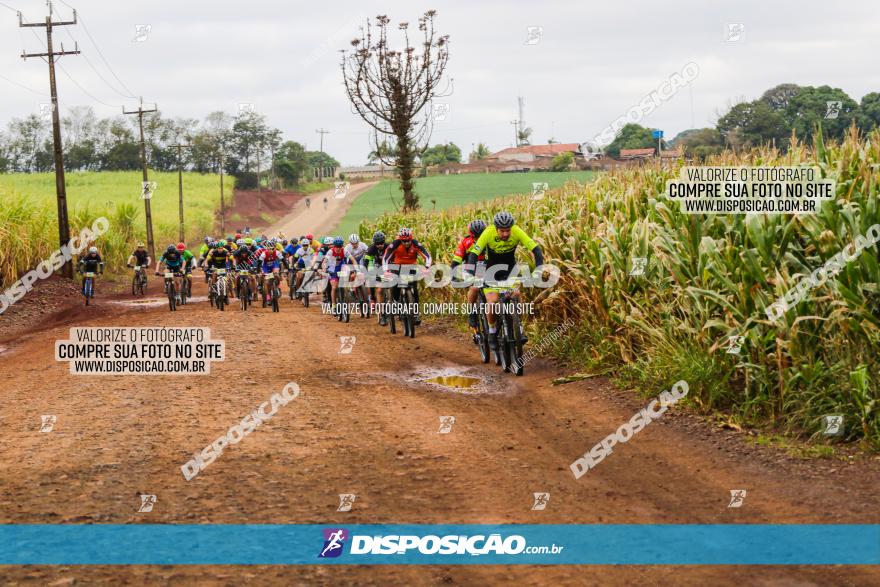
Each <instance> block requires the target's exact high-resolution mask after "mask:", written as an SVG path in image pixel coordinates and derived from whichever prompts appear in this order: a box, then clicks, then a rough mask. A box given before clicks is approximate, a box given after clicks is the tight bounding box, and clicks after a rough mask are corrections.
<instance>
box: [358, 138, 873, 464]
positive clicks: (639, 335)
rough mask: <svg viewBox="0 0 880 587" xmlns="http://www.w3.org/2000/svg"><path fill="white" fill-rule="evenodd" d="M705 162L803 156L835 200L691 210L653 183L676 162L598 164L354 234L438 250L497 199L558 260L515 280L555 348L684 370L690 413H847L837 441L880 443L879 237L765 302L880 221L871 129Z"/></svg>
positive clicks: (644, 376)
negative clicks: (780, 311)
mask: <svg viewBox="0 0 880 587" xmlns="http://www.w3.org/2000/svg"><path fill="white" fill-rule="evenodd" d="M820 136H821V135H820ZM705 164H706V165H715V166H721V165H725V166H757V165H763V166H767V165H786V166H797V165H801V164H812V165H815V166H817V167H819V168H820V169H821V173H822V175H823V177H829V178H833V179H835V180H836V183H837V194H836V198H837V199H836V201H831V202H826V203H824V204H822V207H821V209H820V211H819V212H818V213H817V214H815V215H803V216H793V215H772V216H770V215H748V216H745V215H686V214H683V213H681V212H680V211H679V207H678V203H677V202H675V203H674V202H671V201H668V200H667V199H666V198H665V197H664V196H663V195H662V193H663V192H664V190H665V185H666V181H667V180H668V179H671V178H673V177H677V176H678V173H679V169H680V167H681V166H683V165H685V163H684V162H683V161H679V162H677V163H673V164H668V163H667V164H664V165H662V166H661V165H659V164H649V165H646V166H643V167H638V168H627V169H624V170H620V169H618V170H615V171H610V172H606V173H603V174H601V175H599V176H598V177H597V178H596V179H595V180H594V181H592V182H590V183H588V184H578V183H569V184H566V185H565V186H564V187H562V188H561V189H556V190H553V191H550V192H548V193H547V195H546V196H545V197H544V198H543V199H541V200H532V199H531V198H530V197H529V196H527V195H526V196H523V197H522V198H518V199H515V200H511V199H507V200H505V201H503V202H502V201H501V200H494V201H490V202H485V203H482V204H480V205H479V206H470V207H464V208H457V209H452V210H448V211H445V212H442V213H439V214H432V213H429V212H420V213H414V214H410V215H401V214H390V215H385V216H383V217H380V218H379V219H377V220H376V221H366V222H364V223H362V224H361V226H360V233H361V236H362V237H368V236H369V235H371V234H372V233H373V231H374V230H376V229H382V230H385V231H386V233H389V234H391V233H392V232H393V231H396V230H397V228H398V227H399V226H411V227H412V228H413V229H414V231H415V234H416V238H418V239H420V240H422V241H423V242H424V243H425V244H426V245H427V246H428V247H429V249H430V250H431V253H432V255H436V256H437V258H438V259H439V260H441V261H445V262H449V261H450V260H451V256H452V251H453V249H454V246H455V244H456V243H457V241H458V239H460V238H461V237H463V236H464V235H465V234H466V231H467V225H468V223H469V222H470V220H472V219H473V218H476V217H481V218H483V219H485V220H487V221H489V220H491V217H492V216H493V215H494V214H495V213H496V212H497V211H499V210H500V209H501V208H502V206H503V207H504V208H505V209H509V210H510V211H511V212H512V213H513V214H514V215H515V217H516V219H517V223H518V224H519V225H520V226H521V227H522V228H523V229H524V230H525V231H526V232H527V233H529V234H530V235H531V236H532V237H533V238H535V239H536V240H537V241H538V243H539V244H540V245H541V247H542V249H543V251H544V255H545V258H546V259H547V260H546V261H545V262H548V263H554V264H556V265H557V266H559V267H560V268H561V269H562V276H561V279H560V281H559V283H558V284H557V285H556V286H555V287H554V288H552V289H550V290H545V291H543V292H540V291H531V292H530V291H528V290H526V291H525V292H524V293H525V296H526V298H529V297H531V299H532V301H535V302H536V304H537V307H538V315H537V317H536V319H533V320H532V321H531V324H530V325H529V328H530V329H533V330H534V331H536V332H541V331H544V332H546V331H547V329H549V328H552V327H553V326H554V325H556V324H559V323H562V322H563V321H564V320H566V319H569V318H572V319H574V320H575V321H576V322H577V326H576V327H575V328H572V329H571V330H569V332H568V333H567V338H566V339H565V340H564V341H563V342H562V344H557V345H555V352H556V354H558V355H559V356H561V357H564V358H567V359H569V360H571V361H573V362H574V363H575V364H576V365H578V366H579V367H582V368H588V369H591V370H592V371H594V372H601V373H605V374H611V375H615V376H617V377H618V379H619V380H620V381H622V382H624V383H627V384H634V385H635V386H637V387H642V388H644V389H646V390H654V389H657V388H658V386H662V385H665V384H667V383H668V382H669V381H672V380H676V379H685V380H687V381H688V382H689V383H690V389H691V393H690V394H689V396H688V398H689V402H690V403H691V404H692V405H694V406H695V407H697V408H698V409H701V410H704V411H707V412H711V411H715V410H723V411H726V412H729V413H731V414H732V417H733V418H735V419H738V420H739V421H741V422H743V423H746V424H755V425H761V426H772V427H773V428H776V429H778V430H781V431H785V432H787V433H790V434H796V435H801V436H812V437H814V438H817V439H821V438H822V431H823V430H824V420H823V416H825V415H832V414H842V415H843V416H844V428H845V438H846V439H848V440H862V441H863V442H864V443H865V444H866V445H869V446H871V447H873V448H874V449H877V448H880V403H878V381H880V291H878V287H880V286H878V284H880V254H878V247H877V245H875V246H872V247H869V248H867V249H866V250H865V251H864V252H862V254H861V255H860V256H859V257H858V258H857V259H856V260H855V261H853V262H851V263H849V264H848V265H846V267H845V268H844V269H843V270H842V271H841V272H840V273H839V274H838V275H837V277H836V278H835V279H833V280H829V281H828V282H826V283H825V284H824V285H822V286H820V287H817V288H815V289H813V290H812V291H810V293H809V294H808V296H807V298H806V299H804V300H803V301H801V302H800V303H799V304H798V305H797V306H796V307H795V308H793V309H790V310H789V311H788V312H786V314H785V316H784V317H782V318H780V319H779V320H777V321H775V322H770V321H769V320H768V318H767V316H766V314H765V312H764V308H765V307H767V306H769V305H770V304H771V303H772V302H773V301H774V300H776V299H777V298H779V297H781V296H782V295H783V293H784V292H785V291H787V290H788V289H790V288H791V287H793V286H794V285H795V284H796V283H797V282H798V281H799V279H800V278H802V277H804V276H806V275H808V274H810V273H811V272H812V271H813V270H815V269H817V268H818V267H820V266H821V265H822V264H823V263H824V262H825V261H826V260H828V259H829V258H830V257H832V256H834V255H835V254H837V253H838V252H840V251H841V250H842V249H843V248H844V247H845V246H846V245H847V244H849V243H851V242H853V240H854V238H855V237H856V236H858V235H863V234H865V232H866V230H867V229H868V227H869V226H872V225H874V224H877V223H880V204H878V197H877V190H878V181H880V132H877V131H874V132H873V133H872V134H870V135H869V136H867V137H865V136H860V135H859V134H858V133H857V132H856V131H855V130H854V129H853V130H852V131H851V132H850V134H849V135H848V136H847V137H846V138H845V140H844V141H842V142H841V143H840V144H829V145H825V144H823V142H822V141H821V138H820V139H818V140H817V142H816V143H815V144H814V145H811V146H807V145H803V144H799V143H796V142H792V144H791V145H790V148H789V150H788V151H787V152H786V153H784V154H783V153H780V152H779V151H778V150H776V149H774V148H770V147H765V148H761V149H756V150H754V151H751V152H746V153H733V152H724V153H721V154H719V155H717V156H714V157H712V158H710V159H709V160H707V161H706V162H705ZM521 254H522V255H523V256H522V259H523V260H527V259H528V255H527V254H526V252H524V251H522V252H521ZM633 257H645V258H647V259H648V265H647V268H646V270H645V274H644V275H643V276H640V277H631V276H630V275H629V273H630V269H631V265H632V261H631V259H632V258H633ZM427 291H428V292H429V294H428V295H433V296H440V297H445V298H449V299H451V298H453V297H456V296H459V297H460V296H463V293H461V290H455V291H452V290H448V291H446V290H444V291H441V290H427ZM458 301H461V300H458ZM731 336H743V337H744V342H743V343H742V347H741V350H740V351H739V353H738V354H729V353H727V345H728V339H729V337H731ZM533 340H534V339H533Z"/></svg>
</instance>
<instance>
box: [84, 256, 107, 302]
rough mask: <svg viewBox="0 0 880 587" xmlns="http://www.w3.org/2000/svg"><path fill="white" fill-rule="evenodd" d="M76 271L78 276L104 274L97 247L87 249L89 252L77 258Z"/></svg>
mask: <svg viewBox="0 0 880 587" xmlns="http://www.w3.org/2000/svg"><path fill="white" fill-rule="evenodd" d="M78 271H79V273H80V275H83V274H85V273H97V274H99V275H103V274H104V261H103V260H102V259H101V253H99V252H98V247H89V252H88V253H86V255H85V256H83V257H80V258H79V263H78ZM83 295H85V280H83Z"/></svg>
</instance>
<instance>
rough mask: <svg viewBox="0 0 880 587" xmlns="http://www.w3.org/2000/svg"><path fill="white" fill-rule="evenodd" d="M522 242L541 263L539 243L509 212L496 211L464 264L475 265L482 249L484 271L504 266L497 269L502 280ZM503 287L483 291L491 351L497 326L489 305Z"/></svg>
mask: <svg viewBox="0 0 880 587" xmlns="http://www.w3.org/2000/svg"><path fill="white" fill-rule="evenodd" d="M519 245H522V246H523V247H525V248H526V249H527V250H529V251H531V252H532V255H534V257H535V265H536V266H540V265H543V264H544V255H543V254H541V247H539V246H538V243H536V242H535V241H533V240H532V238H531V237H530V236H529V235H527V234H526V233H525V231H524V230H523V229H521V228H520V227H519V226H517V225H516V223H515V221H514V218H513V215H512V214H511V213H510V212H499V213H498V214H496V215H495V217H494V218H493V219H492V226H489V227H488V228H486V230H484V231H483V233H482V234H481V235H480V238H478V239H477V242H475V243H474V244H473V246H472V247H471V248H470V250H469V251H468V256H467V263H468V264H469V265H470V266H471V267H476V264H477V257H478V256H479V255H480V253H482V252H483V251H485V252H486V271H487V273H488V272H489V271H490V269H491V268H492V267H493V266H495V267H498V266H501V265H503V266H504V268H503V269H496V270H495V275H496V278H495V279H496V281H504V280H506V279H507V278H508V277H509V276H510V272H511V271H512V270H513V268H514V267H515V265H516V248H517V247H518V246H519ZM502 289H505V288H499V287H484V288H483V292H484V293H485V294H486V304H487V306H486V318H487V320H488V322H489V346H490V347H491V348H492V349H493V350H494V349H496V348H498V328H497V326H496V324H495V316H494V314H493V313H492V305H493V304H496V303H498V298H499V295H500V294H499V292H500V290H502ZM511 296H512V297H513V298H515V299H519V289H518V288H514V291H513V293H512V294H511Z"/></svg>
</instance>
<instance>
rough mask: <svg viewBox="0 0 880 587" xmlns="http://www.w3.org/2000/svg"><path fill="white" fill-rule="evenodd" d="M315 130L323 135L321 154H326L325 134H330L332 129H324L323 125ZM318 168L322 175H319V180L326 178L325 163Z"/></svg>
mask: <svg viewBox="0 0 880 587" xmlns="http://www.w3.org/2000/svg"><path fill="white" fill-rule="evenodd" d="M315 132H316V133H318V134H319V135H321V146H320V152H321V154H322V155H323V154H324V135H329V134H330V131H329V130H324V127H321V128H319V129H318V130H316V131H315ZM318 169H319V170H320V171H319V174H320V175H319V176H318V181H321V180H322V179H324V166H323V165H320V166H319V167H318Z"/></svg>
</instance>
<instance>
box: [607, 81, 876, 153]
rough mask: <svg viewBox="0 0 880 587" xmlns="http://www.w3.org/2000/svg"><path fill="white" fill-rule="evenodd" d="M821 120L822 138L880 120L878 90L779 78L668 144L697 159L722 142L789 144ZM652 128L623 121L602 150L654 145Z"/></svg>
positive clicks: (736, 144) (725, 144)
mask: <svg viewBox="0 0 880 587" xmlns="http://www.w3.org/2000/svg"><path fill="white" fill-rule="evenodd" d="M820 123H821V127H822V133H823V137H824V138H825V139H837V140H841V139H843V137H844V135H845V134H846V133H847V131H848V129H849V128H850V127H851V126H852V125H855V126H856V127H857V128H858V129H859V130H860V131H862V132H869V131H871V130H873V129H875V128H877V127H878V126H880V92H871V93H869V94H865V96H863V97H862V99H861V101H860V102H856V101H855V100H854V99H852V98H851V97H849V96H848V95H847V93H846V92H844V91H843V90H841V89H840V88H832V87H831V86H818V87H815V86H799V85H797V84H790V83H786V84H779V85H778V86H775V87H773V88H770V89H769V90H767V91H766V92H764V93H763V94H762V95H761V97H760V98H758V99H756V100H751V101H740V102H739V103H737V104H734V105H733V106H731V107H730V108H729V109H728V110H727V112H725V113H724V114H720V115H719V117H718V121H717V123H716V124H715V127H714V128H712V127H708V128H698V129H690V130H686V131H683V132H681V133H679V134H678V136H676V137H675V138H674V139H673V140H672V141H670V143H668V144H667V143H666V142H665V141H664V142H663V143H662V144H663V146H664V148H666V147H678V146H681V147H683V148H684V149H685V151H686V152H687V153H688V155H690V156H693V157H697V158H700V159H703V158H705V157H706V156H708V155H711V154H715V153H720V152H721V151H722V150H724V149H725V148H732V149H749V148H751V147H755V146H759V145H765V144H771V145H774V146H776V147H777V148H779V149H781V150H782V151H785V150H787V148H788V145H789V139H790V137H791V136H792V133H794V135H795V136H797V138H798V139H800V140H802V141H812V139H813V135H814V134H815V132H816V129H817V128H819V124H820ZM652 130H654V129H651V128H645V127H643V126H641V125H638V124H627V125H626V126H624V127H623V128H622V129H620V132H618V134H617V136H616V137H615V139H614V141H613V142H612V143H611V144H610V145H608V146H607V147H606V148H605V153H606V154H607V155H609V156H611V157H617V156H619V154H620V150H621V149H643V148H648V147H656V146H657V139H655V138H653V136H652V134H651V133H652Z"/></svg>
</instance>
